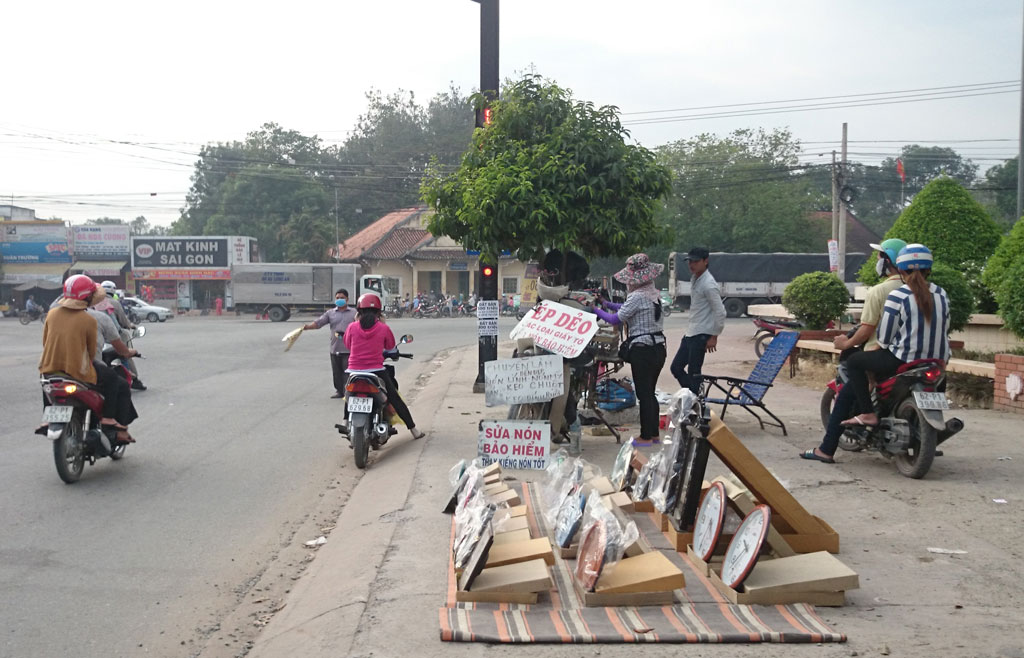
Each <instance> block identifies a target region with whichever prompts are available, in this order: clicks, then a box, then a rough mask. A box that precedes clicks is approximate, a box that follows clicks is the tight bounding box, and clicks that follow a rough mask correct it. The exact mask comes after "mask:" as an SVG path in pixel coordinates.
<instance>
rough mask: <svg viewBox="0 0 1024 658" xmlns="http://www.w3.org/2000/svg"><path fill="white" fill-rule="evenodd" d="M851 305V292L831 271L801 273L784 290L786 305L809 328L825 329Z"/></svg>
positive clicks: (783, 295) (783, 302) (783, 299)
mask: <svg viewBox="0 0 1024 658" xmlns="http://www.w3.org/2000/svg"><path fill="white" fill-rule="evenodd" d="M849 302H850V291H849V290H847V289H846V286H845V285H843V282H842V281H840V280H839V277H837V276H836V275H835V274H831V273H829V272H807V273H806V274H801V275H800V276H798V277H796V278H795V279H793V280H792V281H790V283H789V285H788V286H786V289H785V290H784V291H782V305H783V306H785V307H786V309H787V310H788V311H789V312H790V313H792V314H793V316H794V317H796V319H797V320H799V321H800V322H801V323H802V324H803V325H804V326H806V327H807V328H808V329H824V328H825V327H826V326H828V323H829V322H831V321H832V320H835V319H836V318H838V317H839V316H840V315H842V314H843V311H845V310H846V307H847V305H848V304H849Z"/></svg>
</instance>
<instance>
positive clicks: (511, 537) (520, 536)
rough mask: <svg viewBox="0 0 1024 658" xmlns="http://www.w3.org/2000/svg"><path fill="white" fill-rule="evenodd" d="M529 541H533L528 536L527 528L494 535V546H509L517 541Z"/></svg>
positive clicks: (528, 530)
mask: <svg viewBox="0 0 1024 658" xmlns="http://www.w3.org/2000/svg"><path fill="white" fill-rule="evenodd" d="M531 539H533V537H531V536H530V529H529V528H523V529H522V530H513V531H511V532H499V533H498V534H496V535H494V543H495V544H509V543H515V542H517V541H530V540H531Z"/></svg>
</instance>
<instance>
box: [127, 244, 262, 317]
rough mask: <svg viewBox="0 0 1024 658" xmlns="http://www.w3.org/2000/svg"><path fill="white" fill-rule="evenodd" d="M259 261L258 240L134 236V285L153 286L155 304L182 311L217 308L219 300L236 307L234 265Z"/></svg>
mask: <svg viewBox="0 0 1024 658" xmlns="http://www.w3.org/2000/svg"><path fill="white" fill-rule="evenodd" d="M258 261H259V257H258V247H257V241H256V238H251V237H248V236H205V235H204V236H183V237H152V236H138V237H133V238H132V239H131V263H132V268H131V276H132V279H133V281H134V287H135V288H136V289H137V290H138V291H139V292H141V289H142V287H143V286H148V287H150V289H151V291H152V293H153V294H152V297H153V299H154V303H156V304H159V305H161V306H167V307H169V308H174V309H177V310H178V311H179V312H186V311H190V310H193V309H210V308H213V307H214V306H215V304H216V300H217V298H221V299H223V300H224V306H225V307H226V308H231V307H233V306H234V300H233V299H232V292H231V266H232V265H234V264H236V263H239V264H241V263H252V262H258ZM147 297H148V295H147Z"/></svg>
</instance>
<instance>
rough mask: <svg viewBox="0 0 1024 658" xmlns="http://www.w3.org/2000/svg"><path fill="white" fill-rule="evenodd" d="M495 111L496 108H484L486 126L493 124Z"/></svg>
mask: <svg viewBox="0 0 1024 658" xmlns="http://www.w3.org/2000/svg"><path fill="white" fill-rule="evenodd" d="M493 112H494V110H492V109H491V108H489V107H485V108H484V125H485V126H489V125H491V119H492V118H494V115H493Z"/></svg>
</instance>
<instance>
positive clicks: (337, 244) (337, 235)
mask: <svg viewBox="0 0 1024 658" xmlns="http://www.w3.org/2000/svg"><path fill="white" fill-rule="evenodd" d="M340 260H341V231H339V230H338V186H337V185H335V186H334V262H335V263H337V262H338V261H340Z"/></svg>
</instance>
